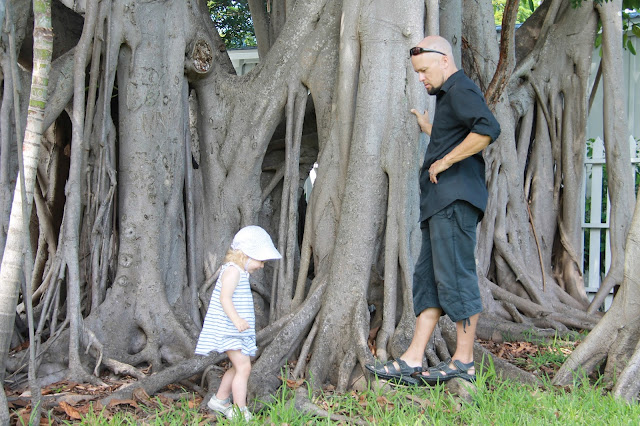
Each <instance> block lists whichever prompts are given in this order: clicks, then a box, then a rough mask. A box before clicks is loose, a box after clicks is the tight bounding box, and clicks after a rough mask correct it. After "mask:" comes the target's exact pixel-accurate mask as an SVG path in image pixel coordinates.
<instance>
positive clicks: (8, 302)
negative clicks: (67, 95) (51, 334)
mask: <svg viewBox="0 0 640 426" xmlns="http://www.w3.org/2000/svg"><path fill="white" fill-rule="evenodd" d="M33 11H34V28H33V40H34V42H33V74H32V79H31V94H30V96H29V112H28V116H27V127H26V131H25V135H24V144H23V146H22V149H21V150H19V152H22V162H23V167H21V169H22V170H23V171H24V172H23V176H20V177H19V179H18V180H17V181H16V188H15V191H14V195H13V203H12V205H11V217H10V219H9V231H8V233H7V241H6V245H5V250H4V253H3V256H2V265H1V266H0V318H1V319H0V357H1V358H0V375H2V376H4V365H5V360H6V357H7V353H8V352H9V346H10V344H11V336H12V334H13V323H14V319H15V313H16V303H17V300H18V289H19V288H20V281H21V279H20V274H21V272H22V266H23V260H24V248H25V247H24V241H25V238H24V233H25V232H28V229H25V223H28V222H29V217H30V216H31V208H32V205H33V190H34V187H35V181H36V172H37V167H38V155H39V151H40V140H41V138H42V134H43V132H44V130H45V129H43V118H44V107H45V104H46V102H47V95H48V83H49V70H50V69H51V55H52V52H53V29H52V26H51V0H34V1H33ZM13 80H14V84H16V81H17V79H15V78H14V79H13ZM18 116H19V111H16V117H18ZM19 128H20V126H16V129H19ZM21 139H22V137H21V135H19V134H18V143H20V141H21ZM23 189H24V200H23V195H22V192H23ZM27 282H29V280H27Z"/></svg>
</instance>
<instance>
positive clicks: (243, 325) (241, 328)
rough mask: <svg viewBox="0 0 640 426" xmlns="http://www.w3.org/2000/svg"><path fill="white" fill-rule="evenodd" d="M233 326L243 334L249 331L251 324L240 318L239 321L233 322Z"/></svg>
mask: <svg viewBox="0 0 640 426" xmlns="http://www.w3.org/2000/svg"><path fill="white" fill-rule="evenodd" d="M233 325H235V326H236V328H237V329H238V331H239V332H243V331H245V330H248V329H249V323H248V322H247V320H245V319H243V318H238V319H237V320H235V321H233Z"/></svg>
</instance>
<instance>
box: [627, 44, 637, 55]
mask: <svg viewBox="0 0 640 426" xmlns="http://www.w3.org/2000/svg"><path fill="white" fill-rule="evenodd" d="M627 49H629V52H631V54H632V55H634V56H635V54H636V48H635V47H633V43H631V40H627Z"/></svg>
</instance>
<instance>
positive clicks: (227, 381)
mask: <svg viewBox="0 0 640 426" xmlns="http://www.w3.org/2000/svg"><path fill="white" fill-rule="evenodd" d="M235 375H236V369H235V368H234V367H233V366H232V367H231V368H230V369H228V370H227V371H226V372H225V373H224V376H222V381H221V382H220V386H219V387H218V392H216V398H218V399H221V400H225V399H227V398H229V395H231V383H232V382H233V378H234V377H235Z"/></svg>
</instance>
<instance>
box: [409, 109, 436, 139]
mask: <svg viewBox="0 0 640 426" xmlns="http://www.w3.org/2000/svg"><path fill="white" fill-rule="evenodd" d="M411 113H412V114H413V115H415V116H416V119H417V120H418V126H420V130H422V131H423V132H424V133H426V134H427V135H429V136H431V129H432V128H433V124H431V123H429V113H428V112H427V111H425V112H424V113H422V114H420V113H419V112H418V110H417V109H412V110H411Z"/></svg>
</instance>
